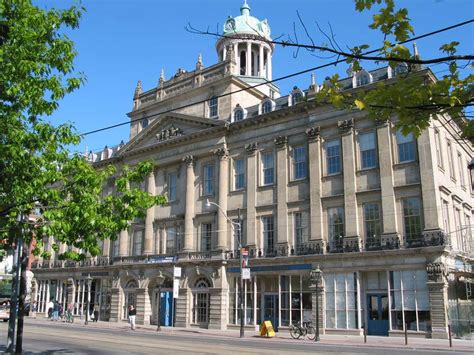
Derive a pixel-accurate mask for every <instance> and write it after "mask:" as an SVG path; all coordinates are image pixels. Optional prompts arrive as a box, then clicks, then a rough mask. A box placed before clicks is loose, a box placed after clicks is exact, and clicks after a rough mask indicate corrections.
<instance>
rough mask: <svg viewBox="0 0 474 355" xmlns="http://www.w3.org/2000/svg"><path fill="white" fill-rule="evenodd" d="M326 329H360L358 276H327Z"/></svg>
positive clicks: (325, 280) (350, 274)
mask: <svg viewBox="0 0 474 355" xmlns="http://www.w3.org/2000/svg"><path fill="white" fill-rule="evenodd" d="M324 285H325V294H326V328H342V329H356V328H358V301H357V276H356V274H355V273H345V274H326V275H325V276H324Z"/></svg>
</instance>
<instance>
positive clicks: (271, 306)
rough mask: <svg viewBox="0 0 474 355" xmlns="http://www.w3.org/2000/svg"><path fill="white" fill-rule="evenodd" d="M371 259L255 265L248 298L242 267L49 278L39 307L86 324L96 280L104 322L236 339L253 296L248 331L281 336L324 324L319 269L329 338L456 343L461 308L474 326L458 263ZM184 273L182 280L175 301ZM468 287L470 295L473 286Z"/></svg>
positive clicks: (149, 268) (110, 269)
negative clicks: (51, 305) (269, 329)
mask: <svg viewBox="0 0 474 355" xmlns="http://www.w3.org/2000/svg"><path fill="white" fill-rule="evenodd" d="M366 254H369V255H365V256H364V257H362V256H361V255H360V254H359V255H357V256H358V257H356V255H347V254H344V255H324V256H313V257H309V256H307V257H297V258H275V259H272V260H264V259H260V260H251V263H250V267H251V279H250V280H246V281H245V282H244V283H243V289H241V287H240V277H239V276H240V274H239V266H238V263H237V261H233V260H227V261H222V260H200V261H195V262H186V263H179V262H172V263H161V264H143V265H137V264H126V265H125V264H123V265H110V266H103V267H101V268H100V269H98V268H95V269H94V268H92V269H91V270H85V268H83V269H81V270H79V269H76V270H64V269H63V270H61V272H59V270H57V271H56V270H46V269H42V270H37V272H36V273H35V282H34V288H33V291H34V295H33V299H34V300H36V301H37V304H38V311H39V312H47V309H46V303H47V302H48V300H50V299H53V298H54V299H56V300H58V301H59V302H60V303H62V304H64V305H68V304H72V305H73V310H74V314H75V315H77V316H81V315H83V314H84V313H85V312H86V309H87V299H88V296H89V287H88V282H87V278H88V277H90V278H91V280H90V298H89V299H90V302H89V310H90V312H92V310H94V309H96V310H100V315H99V319H100V320H103V321H112V322H120V321H126V320H127V310H128V307H129V306H130V305H134V306H135V307H136V308H137V323H138V324H157V322H158V319H159V322H160V324H161V325H162V326H170V327H171V326H179V327H201V328H210V329H230V328H233V327H238V326H240V323H241V319H240V312H239V305H240V297H241V296H243V318H244V324H245V326H246V327H249V328H253V329H258V327H259V325H260V324H261V323H262V322H263V321H265V320H270V321H271V322H272V324H273V326H274V328H276V329H285V327H287V326H289V325H290V324H292V323H295V322H301V321H309V320H311V321H313V323H315V319H316V306H315V305H316V295H317V294H316V293H315V292H314V288H313V287H311V286H312V285H311V280H310V270H311V269H313V268H315V267H316V266H317V265H319V267H320V269H321V270H322V271H323V277H322V282H321V284H320V292H319V293H318V297H319V298H318V303H319V312H318V313H319V320H320V321H319V324H320V328H321V332H322V333H324V332H325V333H340V334H356V335H362V334H363V331H364V328H365V329H367V333H368V334H369V335H382V336H402V335H403V334H404V332H405V329H406V330H407V331H408V332H409V333H410V334H413V335H417V336H421V337H437V338H446V337H447V334H448V333H447V332H448V324H449V321H450V317H452V313H453V311H454V309H455V307H457V309H461V308H460V306H459V305H462V314H463V315H462V316H463V317H468V319H472V314H471V313H470V311H466V310H467V309H472V297H471V296H472V295H471V296H466V295H463V297H464V299H460V296H459V291H457V293H456V292H454V291H453V287H457V288H462V285H459V280H460V279H459V277H458V276H456V271H455V270H454V269H452V268H450V265H454V264H453V263H452V262H451V261H450V260H449V258H447V257H445V256H440V255H432V254H431V255H430V254H428V255H425V256H420V255H418V254H416V253H411V254H410V253H406V254H405V255H397V254H396V253H391V252H384V253H380V254H377V253H372V254H371V253H366ZM434 260H435V261H436V262H434ZM175 266H179V267H181V269H182V272H181V277H180V278H179V281H177V282H178V285H179V287H176V286H175V288H176V289H175V292H173V285H174V279H175V277H174V275H175V274H174V267H175ZM463 272H464V274H466V272H467V271H466V270H464V271H463ZM162 276H164V280H162V282H158V279H159V278H160V277H162ZM463 280H464V285H466V284H469V287H470V279H469V278H468V277H467V276H464V279H463ZM466 280H468V281H467V283H466ZM461 281H462V280H461ZM159 305H160V306H159ZM158 309H160V312H158ZM466 312H467V313H466ZM469 332H470V330H469Z"/></svg>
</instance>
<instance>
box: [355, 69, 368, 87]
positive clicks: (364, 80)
mask: <svg viewBox="0 0 474 355" xmlns="http://www.w3.org/2000/svg"><path fill="white" fill-rule="evenodd" d="M369 83H370V76H369V73H367V72H366V71H362V72H360V73H357V77H356V86H357V87H359V86H364V85H367V84H369Z"/></svg>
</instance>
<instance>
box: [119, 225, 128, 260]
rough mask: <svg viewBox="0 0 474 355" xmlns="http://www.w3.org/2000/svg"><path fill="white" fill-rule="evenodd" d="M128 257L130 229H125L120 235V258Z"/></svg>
mask: <svg viewBox="0 0 474 355" xmlns="http://www.w3.org/2000/svg"><path fill="white" fill-rule="evenodd" d="M127 255H128V229H124V230H123V231H121V232H120V235H119V256H127Z"/></svg>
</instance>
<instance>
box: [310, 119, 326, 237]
mask: <svg viewBox="0 0 474 355" xmlns="http://www.w3.org/2000/svg"><path fill="white" fill-rule="evenodd" d="M306 135H307V136H308V155H309V197H310V214H311V218H310V223H311V224H310V240H322V239H323V210H322V204H321V139H320V128H319V127H311V128H308V129H307V130H306Z"/></svg>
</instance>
